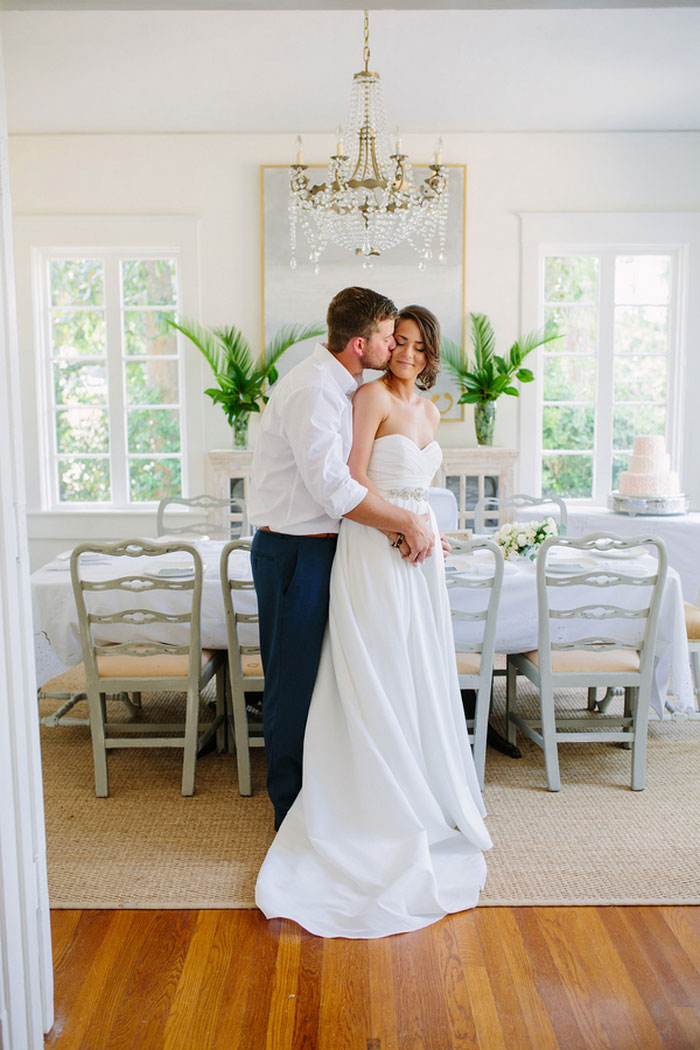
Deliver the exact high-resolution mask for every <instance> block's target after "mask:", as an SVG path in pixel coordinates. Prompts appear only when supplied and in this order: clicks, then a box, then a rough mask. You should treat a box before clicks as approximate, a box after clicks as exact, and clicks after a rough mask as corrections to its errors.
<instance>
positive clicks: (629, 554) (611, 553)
mask: <svg viewBox="0 0 700 1050" xmlns="http://www.w3.org/2000/svg"><path fill="white" fill-rule="evenodd" d="M646 553H647V552H646V550H645V548H644V547H621V548H620V550H615V548H614V547H611V548H610V550H607V551H599V550H597V551H596V552H595V556H596V558H612V559H613V560H614V561H617V560H618V559H622V558H640V557H641V556H642V555H643V554H646Z"/></svg>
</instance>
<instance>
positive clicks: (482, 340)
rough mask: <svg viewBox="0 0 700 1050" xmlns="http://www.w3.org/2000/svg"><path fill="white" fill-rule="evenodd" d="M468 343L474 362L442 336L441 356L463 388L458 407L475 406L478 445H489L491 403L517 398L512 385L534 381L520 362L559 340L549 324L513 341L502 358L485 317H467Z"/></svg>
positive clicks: (493, 411) (492, 414)
mask: <svg viewBox="0 0 700 1050" xmlns="http://www.w3.org/2000/svg"><path fill="white" fill-rule="evenodd" d="M469 317H470V319H471V344H472V347H473V349H474V360H473V362H472V361H470V360H469V358H468V357H465V356H464V355H463V354H462V348H461V347H460V346H458V345H457V343H453V342H452V340H451V339H447V338H445V337H443V339H442V341H441V343H440V357H441V360H442V363H443V364H444V366H445V367H446V369H447V371H448V372H450V373H451V375H452V377H453V378H454V379H455V380H456V381H457V383H458V385H459V386H460V387H461V389H462V394H461V397H460V398H459V400H458V404H460V405H464V404H470V405H474V422H475V426H476V436H477V440H478V442H479V444H482V445H490V444H491V440H492V438H493V423H494V419H495V408H494V405H493V402H494V401H496V399H497V398H499V397H500V396H501V394H508V395H509V396H510V397H518V395H519V393H520V391H519V390H518V388H517V387H516V386H514V385H513V382H514V380H517V381H518V382H520V383H531V382H532V380H533V379H534V378H535V377H534V375H533V374H532V372H531V371H530V369H529V368H524V367H523V361H524V360H525V358H526V357H527V356H528V354H531V353H532V351H533V350H536V349H537V347H538V346H543V345H544V344H545V343H551V342H552V341H553V340H554V339H559V338H560V333H559V331H558V330H557V328H556V327H555V326H554V325H553V324H551V323H548V324H546V325H545V327H544V328H542V329H537V330H535V331H533V332H528V333H527V335H524V336H521V337H520V338H519V339H516V340H515V342H514V343H513V344H512V346H511V347H510V348H509V349H508V351H507V353H506V355H505V356H504V357H500V356H499V355H498V354H496V352H495V346H496V337H495V335H494V331H493V326H492V324H491V322H490V321H489V319H488V317H487V316H486V314H470V315H469Z"/></svg>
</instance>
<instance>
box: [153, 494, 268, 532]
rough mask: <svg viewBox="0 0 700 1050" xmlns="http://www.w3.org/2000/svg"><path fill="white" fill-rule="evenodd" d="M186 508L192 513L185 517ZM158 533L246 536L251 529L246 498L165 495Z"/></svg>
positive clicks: (157, 526) (161, 506) (159, 508)
mask: <svg viewBox="0 0 700 1050" xmlns="http://www.w3.org/2000/svg"><path fill="white" fill-rule="evenodd" d="M178 508H179V513H178ZM186 508H189V509H190V511H191V513H190V514H187V515H186V516H185V517H184V519H183V513H182V512H183V510H184V509H186ZM193 515H194V516H193ZM156 532H157V534H158V535H159V536H182V538H183V539H188V538H189V539H209V538H211V539H218V540H231V539H234V538H235V537H237V536H245V535H246V534H247V532H248V515H247V511H246V503H245V500H244V499H242V498H241V499H239V498H238V497H234V496H232V497H231V498H230V499H223V498H219V497H218V496H208V495H206V494H204V495H201V496H191V497H189V498H185V497H184V496H164V497H163V499H162V500H161V501H160V503H159V504H158V510H157V513H156Z"/></svg>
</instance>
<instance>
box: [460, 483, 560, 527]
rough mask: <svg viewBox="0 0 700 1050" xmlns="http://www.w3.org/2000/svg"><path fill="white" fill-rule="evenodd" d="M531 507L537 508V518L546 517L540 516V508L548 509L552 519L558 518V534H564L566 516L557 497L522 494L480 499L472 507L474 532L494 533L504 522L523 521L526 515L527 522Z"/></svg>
mask: <svg viewBox="0 0 700 1050" xmlns="http://www.w3.org/2000/svg"><path fill="white" fill-rule="evenodd" d="M533 507H534V508H537V510H538V514H537V516H538V517H547V515H546V514H544V515H542V514H541V508H542V507H545V508H546V507H549V508H550V512H551V513H552V517H554V518H556V517H558V525H559V532H560V533H561V534H562V535H563V534H564V533H566V528H567V524H568V515H567V511H566V504H565V503H564V500H563V499H560V498H559V496H541V497H540V496H526V495H525V494H523V493H519V494H517V495H515V496H503V497H500V496H485V497H484V498H483V499H480V500H479V502H478V503H477V504H476V506H475V507H474V532H475V533H478V534H479V535H483V534H484V533H489V532H496V531H497V529H498V528H499V527H500V526H501V525H502V524H503V523H504V522H506V521H513V520H515V521H521V520H523V515H527V516H528V517H527V520H528V521H529V520H530V511H531V510H532V508H533ZM521 511H522V512H523V514H521V513H520V512H521Z"/></svg>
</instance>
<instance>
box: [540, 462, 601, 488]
mask: <svg viewBox="0 0 700 1050" xmlns="http://www.w3.org/2000/svg"><path fill="white" fill-rule="evenodd" d="M592 492H593V457H592V456H590V455H588V456H579V455H573V456H543V457H542V495H543V496H563V497H565V498H570V499H575V498H579V499H584V498H586V497H589V496H590V495H591V493H592Z"/></svg>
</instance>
